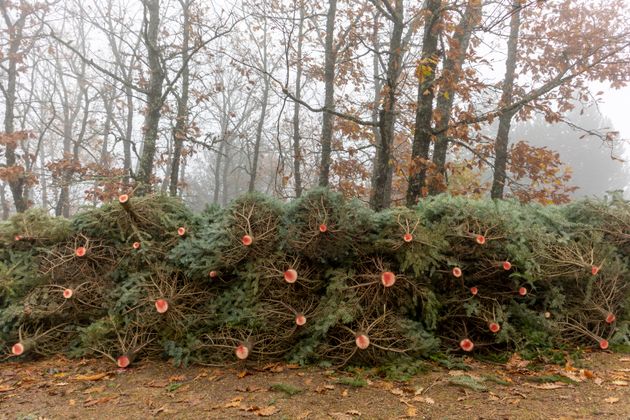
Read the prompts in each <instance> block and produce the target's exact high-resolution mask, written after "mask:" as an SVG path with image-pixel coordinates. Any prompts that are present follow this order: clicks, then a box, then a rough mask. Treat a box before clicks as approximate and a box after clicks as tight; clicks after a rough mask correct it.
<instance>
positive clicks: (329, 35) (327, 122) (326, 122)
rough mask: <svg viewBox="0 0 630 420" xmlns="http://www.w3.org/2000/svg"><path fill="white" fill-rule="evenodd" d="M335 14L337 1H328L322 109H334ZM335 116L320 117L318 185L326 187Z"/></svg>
mask: <svg viewBox="0 0 630 420" xmlns="http://www.w3.org/2000/svg"><path fill="white" fill-rule="evenodd" d="M336 13H337V0H329V1H328V14H327V16H326V40H325V49H324V89H325V92H324V108H326V109H327V110H333V109H334V108H335V62H336V61H337V52H336V50H335V46H334V40H335V15H336ZM334 123H335V116H334V115H333V114H331V113H330V112H324V115H322V155H321V163H320V167H319V185H320V186H322V187H327V186H328V183H329V182H330V164H331V160H330V159H331V157H330V155H331V153H332V136H333V125H334Z"/></svg>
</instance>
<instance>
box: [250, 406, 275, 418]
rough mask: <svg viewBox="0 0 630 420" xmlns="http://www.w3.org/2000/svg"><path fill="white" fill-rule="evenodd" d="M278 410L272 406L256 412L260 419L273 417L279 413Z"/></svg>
mask: <svg viewBox="0 0 630 420" xmlns="http://www.w3.org/2000/svg"><path fill="white" fill-rule="evenodd" d="M278 411H279V410H278V408H277V407H276V406H273V405H270V406H267V407H265V408H261V409H260V410H258V411H255V414H256V415H257V416H258V417H269V416H273V415H274V414H276V413H277V412H278Z"/></svg>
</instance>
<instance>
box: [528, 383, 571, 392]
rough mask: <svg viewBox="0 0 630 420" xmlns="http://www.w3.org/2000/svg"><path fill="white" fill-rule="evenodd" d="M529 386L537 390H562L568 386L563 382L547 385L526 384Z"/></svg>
mask: <svg viewBox="0 0 630 420" xmlns="http://www.w3.org/2000/svg"><path fill="white" fill-rule="evenodd" d="M526 385H527V386H531V387H532V388H537V389H547V390H550V389H560V388H564V387H565V386H567V384H565V383H563V382H553V383H551V382H548V383H545V384H526Z"/></svg>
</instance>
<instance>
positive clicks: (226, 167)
mask: <svg viewBox="0 0 630 420" xmlns="http://www.w3.org/2000/svg"><path fill="white" fill-rule="evenodd" d="M225 146H226V147H225V163H224V164H223V191H222V192H221V203H222V204H223V207H225V206H227V204H228V196H229V192H230V191H229V188H230V183H229V182H228V177H229V175H230V163H231V155H230V147H229V144H226V145H225Z"/></svg>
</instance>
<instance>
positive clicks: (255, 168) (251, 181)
mask: <svg viewBox="0 0 630 420" xmlns="http://www.w3.org/2000/svg"><path fill="white" fill-rule="evenodd" d="M265 56H266V52H265ZM265 61H266V58H265ZM264 67H265V72H266V71H267V70H266V67H267V66H266V64H265V65H264ZM264 80H265V82H264V86H265V87H264V88H263V95H262V99H261V102H262V104H261V105H262V106H261V108H260V118H259V119H258V126H257V127H256V140H255V142H254V156H253V157H252V169H251V173H250V174H249V187H248V191H249V192H253V191H254V190H255V189H256V173H257V172H258V155H259V154H260V143H261V142H262V132H263V128H264V125H265V117H266V116H267V102H268V100H269V88H270V87H271V84H270V82H269V77H268V76H267V75H265V76H264Z"/></svg>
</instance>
